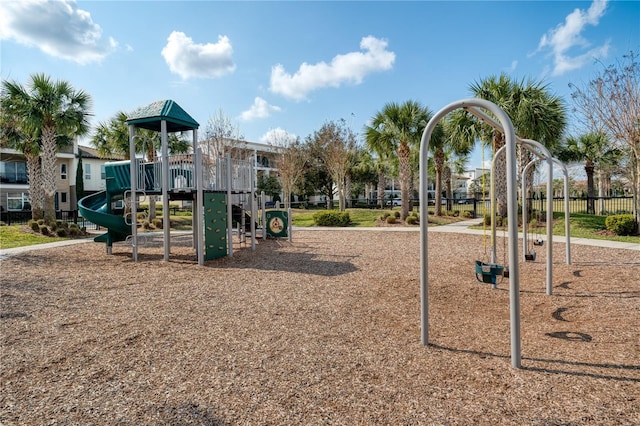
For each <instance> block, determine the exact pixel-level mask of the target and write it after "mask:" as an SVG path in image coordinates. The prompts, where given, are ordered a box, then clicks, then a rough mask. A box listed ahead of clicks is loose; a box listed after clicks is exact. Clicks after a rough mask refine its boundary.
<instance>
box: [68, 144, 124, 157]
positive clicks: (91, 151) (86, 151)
mask: <svg viewBox="0 0 640 426" xmlns="http://www.w3.org/2000/svg"><path fill="white" fill-rule="evenodd" d="M78 151H81V154H82V158H99V159H102V160H124V159H125V157H124V156H123V155H118V154H111V155H108V156H106V157H101V156H100V154H99V153H98V150H97V149H95V148H89V147H88V146H81V145H78Z"/></svg>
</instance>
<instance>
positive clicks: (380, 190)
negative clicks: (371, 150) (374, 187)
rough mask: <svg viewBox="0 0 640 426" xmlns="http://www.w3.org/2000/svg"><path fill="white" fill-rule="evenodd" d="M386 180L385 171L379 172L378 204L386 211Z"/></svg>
mask: <svg viewBox="0 0 640 426" xmlns="http://www.w3.org/2000/svg"><path fill="white" fill-rule="evenodd" d="M385 182H386V178H385V176H384V171H379V172H378V199H377V200H376V201H377V204H378V205H379V206H380V208H381V209H384V188H385Z"/></svg>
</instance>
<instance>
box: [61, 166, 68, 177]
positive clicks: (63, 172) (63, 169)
mask: <svg viewBox="0 0 640 426" xmlns="http://www.w3.org/2000/svg"><path fill="white" fill-rule="evenodd" d="M66 178H67V165H66V164H64V163H63V164H60V179H62V180H65V179H66Z"/></svg>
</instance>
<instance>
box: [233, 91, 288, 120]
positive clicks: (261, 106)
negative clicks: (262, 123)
mask: <svg viewBox="0 0 640 426" xmlns="http://www.w3.org/2000/svg"><path fill="white" fill-rule="evenodd" d="M280 109H281V108H280V107H278V106H275V105H269V103H267V101H265V100H264V99H262V98H261V97H259V96H256V98H255V99H254V100H253V105H251V108H249V109H248V110H246V111H243V112H242V114H240V120H244V121H250V120H253V119H256V118H267V117H269V116H270V115H271V112H273V111H280Z"/></svg>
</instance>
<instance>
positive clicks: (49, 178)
mask: <svg viewBox="0 0 640 426" xmlns="http://www.w3.org/2000/svg"><path fill="white" fill-rule="evenodd" d="M56 153H57V147H56V129H55V127H52V126H45V127H44V128H43V129H42V154H41V155H42V157H41V158H42V189H43V191H44V221H45V223H47V224H51V223H54V222H55V220H56V208H55V195H56Z"/></svg>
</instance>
